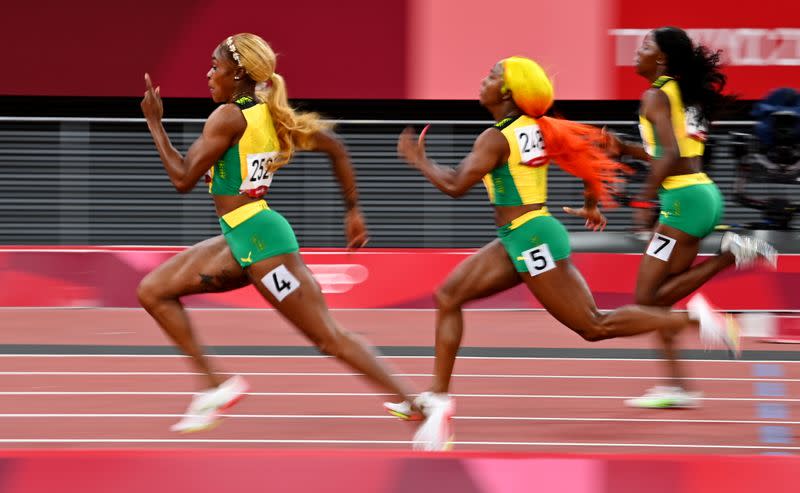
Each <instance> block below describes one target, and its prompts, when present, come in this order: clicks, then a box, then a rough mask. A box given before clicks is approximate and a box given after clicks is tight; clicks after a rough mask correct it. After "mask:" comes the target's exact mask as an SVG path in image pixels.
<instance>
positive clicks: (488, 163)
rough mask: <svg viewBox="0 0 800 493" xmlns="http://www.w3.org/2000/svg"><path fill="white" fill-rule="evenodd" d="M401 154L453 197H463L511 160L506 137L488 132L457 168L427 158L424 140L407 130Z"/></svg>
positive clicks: (402, 140)
mask: <svg viewBox="0 0 800 493" xmlns="http://www.w3.org/2000/svg"><path fill="white" fill-rule="evenodd" d="M397 153H398V154H400V157H402V158H403V159H405V160H406V162H408V164H410V165H411V166H413V167H415V168H417V169H418V170H420V171H421V172H422V174H423V175H425V178H427V179H428V181H429V182H431V183H432V184H433V185H434V186H435V187H436V188H438V189H439V190H441V191H442V192H444V193H446V194H447V195H449V196H451V197H460V196H462V195H464V194H465V193H467V191H469V189H470V188H472V186H473V185H475V184H476V183H478V182H479V181H480V180H481V179H482V178H483V177H484V175H486V173H489V172H490V171H492V170H493V169H494V168H495V167H496V166H497V165H498V164H500V163H501V162H503V161H504V160H507V159H508V154H509V149H508V142H507V141H506V138H505V137H504V136H503V134H502V133H501V132H500V131H499V130H497V129H495V128H488V129H486V130H484V132H483V133H482V134H481V135H479V136H478V138H477V139H476V140H475V144H474V145H473V146H472V151H470V153H469V154H467V156H466V157H465V158H464V159H462V160H461V162H460V163H459V165H458V166H457V167H455V168H451V167H449V166H441V165H439V164H437V163H436V162H435V161H433V160H432V159H428V157H427V156H426V155H425V139H424V136H423V137H421V138H418V137H417V135H416V134H415V133H414V131H413V130H412V129H410V128H406V129H405V130H404V131H403V133H401V134H400V139H399V140H398V141H397Z"/></svg>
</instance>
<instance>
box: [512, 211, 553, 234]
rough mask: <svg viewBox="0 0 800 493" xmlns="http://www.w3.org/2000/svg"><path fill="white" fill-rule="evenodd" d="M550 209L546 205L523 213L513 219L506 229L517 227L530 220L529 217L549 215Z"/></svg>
mask: <svg viewBox="0 0 800 493" xmlns="http://www.w3.org/2000/svg"><path fill="white" fill-rule="evenodd" d="M549 215H550V211H548V210H547V207H542V208H541V209H536V210H535V211H528V212H526V213H525V214H523V215H521V216H519V217H517V218H515V219H513V220H512V221H511V222H510V223H509V225H508V229H512V230H513V229H517V228H519V227H520V226H522V225H523V224H525V223H526V222H528V221H530V220H531V219H536V218H537V217H542V216H549Z"/></svg>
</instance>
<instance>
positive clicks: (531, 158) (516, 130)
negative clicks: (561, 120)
mask: <svg viewBox="0 0 800 493" xmlns="http://www.w3.org/2000/svg"><path fill="white" fill-rule="evenodd" d="M495 128H497V129H498V130H500V131H501V132H502V133H503V136H504V137H505V138H506V140H507V141H508V148H509V150H510V152H509V155H508V161H507V162H506V163H503V164H501V165H500V166H498V167H496V168H495V169H493V170H492V171H491V172H490V173H488V174H487V175H485V176H484V177H483V184H484V185H486V190H487V191H488V192H489V200H490V201H491V202H492V204H494V205H524V204H538V203H542V202H545V201H547V167H548V165H549V163H550V158H549V157H548V156H547V152H546V151H545V148H544V139H543V138H542V131H541V129H539V125H538V124H537V123H536V119H535V118H531V117H529V116H526V115H522V116H518V117H514V118H506V119H505V120H502V121H500V122H498V123H497V124H495Z"/></svg>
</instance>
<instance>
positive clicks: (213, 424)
mask: <svg viewBox="0 0 800 493" xmlns="http://www.w3.org/2000/svg"><path fill="white" fill-rule="evenodd" d="M249 391H250V389H249V388H245V389H244V390H242V392H241V393H239V395H237V396H236V397H234V398H233V399H231V400H230V401H228V402H227V403H226V404H225V405H223V406H220V407H219V409H217V412H215V413H214V415H213V418H212V421H210V422H209V423H208V424H207V425H204V426H193V427H189V428H184V429H174V428H170V431H173V432H175V433H182V434H186V433H197V432H200V431H209V430H213V429H214V428H216V427H217V426H219V425H220V423H222V418H224V416H223V415H222V412H223V411H226V410H228V409H230V408H232V407H233V406H235V405H236V404H238V403H239V402H240V401H241V400H242V399H244V398H245V397H246V396H247V392H249Z"/></svg>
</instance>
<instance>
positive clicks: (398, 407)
mask: <svg viewBox="0 0 800 493" xmlns="http://www.w3.org/2000/svg"><path fill="white" fill-rule="evenodd" d="M430 394H431V393H430V392H423V393H422V394H420V395H419V396H418V397H417V398H416V399H414V401H415V402H422V401H424V400H425V399H426V398H427V395H430ZM423 396H425V397H423ZM383 408H384V409H386V411H388V412H389V414H391V415H392V416H395V417H397V418H400V419H402V420H403V421H422V420H423V419H424V418H425V416H424V415H423V414H422V413H421V412H420V411H419V407H417V408H414V406H412V405H411V403H410V402H408V401H403V402H384V403H383Z"/></svg>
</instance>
